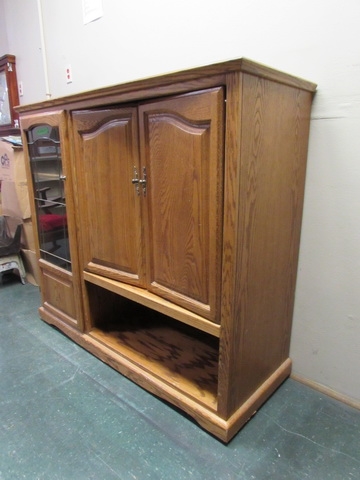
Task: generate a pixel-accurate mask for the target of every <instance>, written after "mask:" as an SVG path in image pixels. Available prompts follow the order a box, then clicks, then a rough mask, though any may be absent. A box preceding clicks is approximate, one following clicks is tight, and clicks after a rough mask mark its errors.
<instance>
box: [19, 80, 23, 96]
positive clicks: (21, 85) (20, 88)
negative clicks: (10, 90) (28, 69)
mask: <svg viewBox="0 0 360 480" xmlns="http://www.w3.org/2000/svg"><path fill="white" fill-rule="evenodd" d="M18 90H19V97H22V96H23V95H24V86H23V82H19V83H18Z"/></svg>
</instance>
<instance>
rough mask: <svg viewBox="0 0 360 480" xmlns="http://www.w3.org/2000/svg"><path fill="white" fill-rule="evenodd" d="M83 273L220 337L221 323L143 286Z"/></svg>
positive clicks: (109, 288) (100, 285) (94, 281)
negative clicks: (178, 304) (207, 318)
mask: <svg viewBox="0 0 360 480" xmlns="http://www.w3.org/2000/svg"><path fill="white" fill-rule="evenodd" d="M83 275H84V279H85V280H86V281H87V282H90V283H92V284H94V285H97V286H99V287H102V288H104V289H106V290H109V291H110V292H113V293H116V294H118V295H121V296H123V297H125V298H128V299H129V300H134V301H135V302H138V303H140V304H141V305H144V306H146V307H149V308H153V309H154V310H156V311H157V312H160V313H164V314H165V315H169V316H171V317H172V318H175V319H176V320H179V321H180V322H183V323H185V324H187V325H191V326H192V327H195V328H198V329H199V330H202V331H203V332H206V333H209V334H210V335H214V336H215V337H220V325H217V324H216V323H213V322H210V321H209V320H206V319H205V318H203V317H201V316H200V315H197V314H196V313H192V312H190V311H188V310H186V309H185V308H182V307H179V306H177V305H174V304H173V303H172V302H168V301H167V300H164V299H163V298H161V297H159V296H157V295H154V294H153V293H151V292H148V291H147V290H145V289H143V288H139V287H134V286H132V285H128V284H126V283H123V282H118V281H117V280H112V279H110V278H105V277H101V276H100V275H95V274H94V273H89V272H83Z"/></svg>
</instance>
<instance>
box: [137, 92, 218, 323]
mask: <svg viewBox="0 0 360 480" xmlns="http://www.w3.org/2000/svg"><path fill="white" fill-rule="evenodd" d="M223 111H224V93H223V90H222V89H221V88H220V89H219V88H217V89H211V90H205V91H202V92H197V93H196V94H191V95H183V96H179V97H172V98H171V99H166V100H159V101H156V102H154V103H149V104H145V105H142V106H140V109H139V115H140V131H141V137H140V138H141V157H142V161H143V162H144V165H145V166H146V170H147V177H148V186H147V193H146V207H147V208H146V212H147V218H146V220H147V221H146V224H145V225H146V227H145V232H146V233H145V234H146V238H147V241H146V245H147V266H148V268H147V288H148V289H149V290H150V291H152V292H153V293H156V294H157V295H160V296H163V297H164V298H166V299H167V300H170V301H173V302H174V303H176V304H178V305H181V306H183V307H185V308H188V309H189V310H191V311H193V312H195V313H198V314H200V315H202V316H203V317H205V318H207V319H209V320H213V321H215V322H217V323H219V300H220V298H219V296H218V291H219V289H220V282H221V277H220V275H221V270H220V269H221V241H222V240H221V231H222V158H223Z"/></svg>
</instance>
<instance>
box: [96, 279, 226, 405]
mask: <svg viewBox="0 0 360 480" xmlns="http://www.w3.org/2000/svg"><path fill="white" fill-rule="evenodd" d="M87 288H88V294H89V299H90V304H91V310H92V314H93V317H92V322H93V328H92V329H91V330H90V332H89V335H90V336H91V337H92V338H94V339H96V340H97V341H100V342H101V343H102V344H104V345H106V346H107V347H108V348H110V349H112V350H113V351H114V352H115V353H116V354H119V355H121V356H123V357H124V358H126V359H127V360H128V361H130V362H132V363H133V364H135V365H137V366H138V367H140V368H141V369H142V370H143V371H145V372H148V373H150V374H151V375H153V376H154V377H156V378H157V379H158V381H159V382H162V383H163V382H165V383H166V384H168V385H169V386H171V387H172V388H174V389H176V390H178V391H180V392H182V393H184V394H185V395H186V396H188V397H190V398H193V399H196V400H197V401H200V402H201V403H203V404H204V405H205V406H206V407H208V408H210V409H212V410H215V411H216V408H217V388H218V359H219V340H218V339H217V338H216V337H214V336H211V335H209V334H207V333H205V332H202V331H201V330H197V329H194V328H192V327H190V326H188V325H185V324H182V323H181V322H178V321H176V320H174V319H172V318H170V317H168V316H166V315H163V314H161V313H159V312H157V311H154V310H152V309H150V308H147V307H145V306H143V305H140V304H138V303H136V302H133V301H131V300H128V299H126V298H123V297H120V296H119V295H117V294H114V293H112V292H110V291H107V290H104V289H102V288H99V287H97V286H95V285H92V284H88V287H87ZM104 305H108V308H107V307H105V308H104Z"/></svg>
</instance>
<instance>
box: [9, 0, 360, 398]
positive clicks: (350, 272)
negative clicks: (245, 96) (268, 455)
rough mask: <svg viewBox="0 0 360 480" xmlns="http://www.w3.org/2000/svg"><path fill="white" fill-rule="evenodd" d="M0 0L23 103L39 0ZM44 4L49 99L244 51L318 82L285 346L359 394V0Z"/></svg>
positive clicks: (33, 93) (312, 372) (308, 370)
mask: <svg viewBox="0 0 360 480" xmlns="http://www.w3.org/2000/svg"><path fill="white" fill-rule="evenodd" d="M1 2H2V3H3V5H4V6H5V13H6V24H7V27H8V28H7V30H8V42H9V47H10V50H11V51H9V52H3V53H12V54H14V55H16V57H17V70H18V78H19V80H20V79H21V80H22V81H23V84H24V92H25V94H24V97H23V98H22V99H21V103H31V102H35V101H38V100H42V99H45V98H46V97H45V93H46V91H45V80H44V73H43V65H42V60H41V55H42V53H43V51H42V49H41V38H40V33H39V32H40V30H39V22H38V16H37V1H36V0H27V1H24V0H0V11H1ZM41 4H42V9H43V19H44V35H45V45H46V53H47V62H48V77H49V89H50V92H51V94H52V96H53V97H58V96H63V95H68V94H71V93H77V92H80V91H83V90H89V89H93V88H97V87H102V86H106V85H111V84H115V83H119V82H123V81H127V80H132V79H137V78H141V77H146V76H150V75H156V74H161V73H165V72H169V71H174V70H180V69H183V68H188V67H192V66H197V65H204V64H209V63H212V62H217V61H223V60H227V59H231V58H237V57H242V56H245V57H248V58H251V59H253V60H256V61H259V62H262V63H265V64H268V65H270V66H272V67H275V68H279V69H281V70H284V71H287V72H289V73H292V74H295V75H299V76H302V77H304V78H306V79H308V80H311V81H313V82H316V83H318V93H317V95H316V97H315V101H314V106H313V114H312V117H313V118H312V125H311V132H310V145H309V159H308V172H307V185H306V196H305V211H304V219H303V231H302V240H301V253H300V264H299V276H298V284H297V291H296V305H295V314H294V329H293V336H292V347H291V355H292V358H293V360H294V372H295V373H297V374H299V375H301V376H303V377H305V378H307V379H310V380H313V381H315V382H318V383H320V384H322V385H324V386H327V387H330V388H332V389H334V390H336V391H337V392H339V393H341V394H344V395H347V396H349V397H351V398H353V399H355V400H360V380H359V371H360V129H359V126H360V123H359V121H360V37H359V25H360V2H359V1H358V0H343V1H342V2H340V1H338V0H336V1H335V0H326V1H325V0H273V1H271V2H270V1H268V0H242V1H241V0H222V1H221V2H209V1H208V0H182V1H181V2H176V1H173V2H169V1H166V0H152V1H151V2H149V1H148V0H133V1H131V2H129V1H128V2H121V1H114V0H103V11H104V15H103V17H102V18H101V19H100V20H97V21H95V22H93V23H91V24H89V25H83V19H82V4H81V0H51V1H46V0H41ZM0 45H1V44H0ZM3 53H2V52H1V51H0V55H1V54H3ZM67 64H71V66H72V71H73V83H72V84H70V85H67V84H66V82H65V67H66V65H67Z"/></svg>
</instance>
